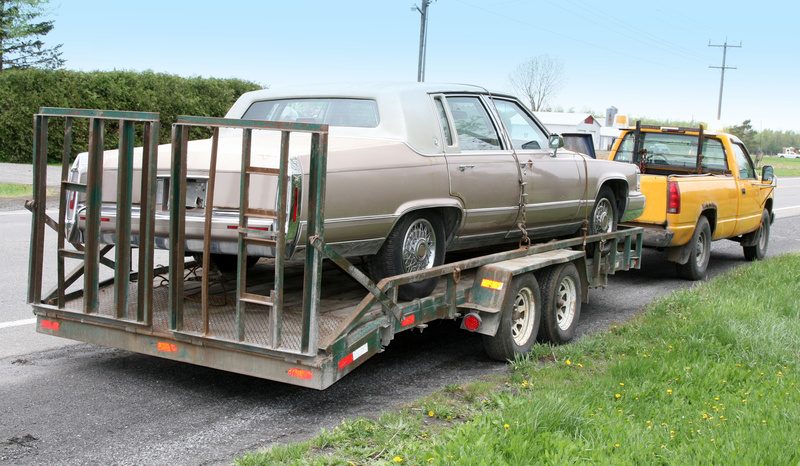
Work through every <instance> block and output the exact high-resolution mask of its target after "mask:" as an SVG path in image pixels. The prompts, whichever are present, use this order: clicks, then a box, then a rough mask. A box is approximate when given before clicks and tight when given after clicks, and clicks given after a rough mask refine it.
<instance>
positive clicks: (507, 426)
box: [503, 424, 511, 429]
mask: <svg viewBox="0 0 800 466" xmlns="http://www.w3.org/2000/svg"><path fill="white" fill-rule="evenodd" d="M509 427H511V426H509V425H508V424H503V428H504V429H508V428H509Z"/></svg>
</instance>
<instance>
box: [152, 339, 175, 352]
mask: <svg viewBox="0 0 800 466" xmlns="http://www.w3.org/2000/svg"><path fill="white" fill-rule="evenodd" d="M156 349H157V350H159V351H161V352H163V353H177V352H178V347H177V346H175V345H173V344H172V343H165V342H163V341H159V342H158V343H157V344H156Z"/></svg>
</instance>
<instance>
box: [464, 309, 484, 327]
mask: <svg viewBox="0 0 800 466" xmlns="http://www.w3.org/2000/svg"><path fill="white" fill-rule="evenodd" d="M480 326H481V316H479V315H478V314H473V313H469V314H467V315H466V317H464V327H465V328H466V329H467V330H469V331H470V332H474V331H475V330H478V327H480Z"/></svg>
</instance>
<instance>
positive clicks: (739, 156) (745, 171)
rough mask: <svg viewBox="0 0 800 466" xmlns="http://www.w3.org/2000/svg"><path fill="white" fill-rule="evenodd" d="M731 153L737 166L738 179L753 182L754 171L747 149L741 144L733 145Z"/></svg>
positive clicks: (754, 177)
mask: <svg viewBox="0 0 800 466" xmlns="http://www.w3.org/2000/svg"><path fill="white" fill-rule="evenodd" d="M733 153H734V155H735V156H736V164H737V165H739V178H741V179H744V180H755V179H756V169H755V167H754V166H753V161H752V160H751V159H750V155H748V154H747V149H745V148H744V146H743V145H742V144H739V143H733Z"/></svg>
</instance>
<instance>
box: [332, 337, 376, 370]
mask: <svg viewBox="0 0 800 466" xmlns="http://www.w3.org/2000/svg"><path fill="white" fill-rule="evenodd" d="M368 349H369V346H367V344H366V343H364V344H363V345H361V346H360V347H359V348H358V349H357V350H355V351H353V352H352V353H350V354H348V355H347V356H345V357H343V358H342V359H340V360H339V370H342V369H344V368H345V367H347V366H349V365H350V363H352V362H353V361H355V360H356V359H358V358H360V357H361V356H364V355H365V354H367V350H368Z"/></svg>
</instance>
